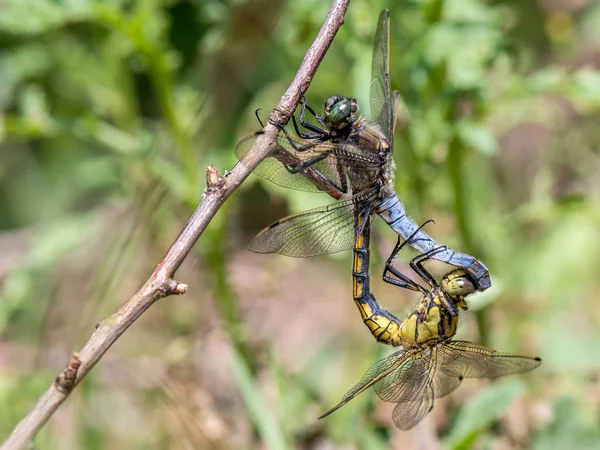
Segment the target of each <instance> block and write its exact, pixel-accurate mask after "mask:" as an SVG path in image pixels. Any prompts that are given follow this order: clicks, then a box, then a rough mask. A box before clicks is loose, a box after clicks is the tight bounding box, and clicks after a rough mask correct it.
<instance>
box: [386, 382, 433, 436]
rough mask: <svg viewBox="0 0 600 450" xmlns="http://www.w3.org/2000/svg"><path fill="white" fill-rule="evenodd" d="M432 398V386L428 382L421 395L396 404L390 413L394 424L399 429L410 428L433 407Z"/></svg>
mask: <svg viewBox="0 0 600 450" xmlns="http://www.w3.org/2000/svg"><path fill="white" fill-rule="evenodd" d="M434 398H435V393H434V390H433V387H432V386H431V383H428V384H427V385H426V386H425V388H424V391H423V395H420V396H419V397H418V398H415V399H414V400H409V401H406V402H400V403H398V404H397V405H396V407H395V408H394V412H393V413H392V419H393V420H394V424H395V425H396V426H397V427H398V428H400V429H401V430H404V431H406V430H410V429H411V428H412V427H414V426H415V425H416V424H418V423H419V422H420V421H421V420H422V419H423V417H425V415H426V414H427V413H429V412H430V411H431V410H432V409H433V401H434Z"/></svg>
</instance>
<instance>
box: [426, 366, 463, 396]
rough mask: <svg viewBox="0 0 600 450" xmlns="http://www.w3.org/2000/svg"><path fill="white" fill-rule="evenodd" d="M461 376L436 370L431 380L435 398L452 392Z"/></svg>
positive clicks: (458, 384) (460, 380)
mask: <svg viewBox="0 0 600 450" xmlns="http://www.w3.org/2000/svg"><path fill="white" fill-rule="evenodd" d="M462 380H463V379H462V377H455V376H452V375H447V374H445V373H444V371H443V370H440V371H438V373H437V374H436V376H435V380H434V382H433V390H434V392H435V398H442V397H445V396H446V395H448V394H450V393H451V392H453V391H454V390H455V389H456V388H457V387H458V386H460V383H461V382H462Z"/></svg>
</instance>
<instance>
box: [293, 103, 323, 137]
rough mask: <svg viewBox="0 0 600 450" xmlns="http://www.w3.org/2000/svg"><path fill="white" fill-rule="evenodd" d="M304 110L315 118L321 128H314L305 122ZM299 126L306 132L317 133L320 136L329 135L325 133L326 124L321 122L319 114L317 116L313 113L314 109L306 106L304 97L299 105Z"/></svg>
mask: <svg viewBox="0 0 600 450" xmlns="http://www.w3.org/2000/svg"><path fill="white" fill-rule="evenodd" d="M305 110H308V112H309V113H311V114H312V115H313V117H314V118H315V120H316V121H317V122H319V124H320V125H321V126H322V127H323V128H319V127H316V126H314V125H313V124H311V123H310V122H307V121H306V120H304V113H305ZM300 125H302V126H303V127H304V128H306V129H308V130H311V131H315V132H317V133H318V132H320V133H322V134H327V135H329V132H328V131H326V130H327V124H326V123H325V121H324V120H323V118H322V117H321V116H320V115H319V114H317V113H316V112H315V110H314V109H312V108H311V107H310V106H308V104H307V100H306V97H302V104H301V105H300Z"/></svg>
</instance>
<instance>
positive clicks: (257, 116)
mask: <svg viewBox="0 0 600 450" xmlns="http://www.w3.org/2000/svg"><path fill="white" fill-rule="evenodd" d="M261 110H262V108H256V111H254V115H255V116H256V120H258V123H260V127H261V128H264V127H265V124H264V123H263V121H262V120H260V116H259V115H258V113H259V111H261Z"/></svg>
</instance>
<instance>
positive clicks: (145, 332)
mask: <svg viewBox="0 0 600 450" xmlns="http://www.w3.org/2000/svg"><path fill="white" fill-rule="evenodd" d="M328 8H329V3H328V2H323V1H320V0H304V1H301V2H279V1H275V0H236V1H223V0H144V1H126V0H105V1H100V0H97V1H93V0H60V1H59V0H33V1H27V2H25V1H21V0H4V1H3V2H1V3H0V288H1V290H0V361H1V363H0V440H1V439H3V438H4V436H6V435H8V433H9V432H10V430H11V429H12V427H13V426H14V425H15V424H16V423H17V422H18V420H20V418H21V417H22V416H23V415H24V414H25V413H26V411H28V410H29V409H30V408H31V406H32V405H33V403H34V401H35V399H36V398H37V397H38V396H39V395H40V394H41V393H42V391H43V389H44V388H45V386H46V385H47V384H49V383H50V382H51V381H52V379H53V377H54V374H55V373H56V372H58V371H59V370H61V369H62V367H64V365H65V364H66V363H67V362H68V360H69V354H70V352H71V351H73V350H74V349H77V348H79V347H80V346H81V345H82V344H83V342H85V339H86V338H87V337H88V336H89V334H90V332H91V330H92V329H93V325H94V324H95V323H96V322H97V321H98V320H100V319H101V318H102V317H104V316H106V315H107V314H110V313H111V312H112V311H114V310H115V309H117V308H118V306H119V305H120V304H121V303H122V302H123V301H124V300H125V298H127V296H128V294H130V293H133V292H134V291H135V290H136V289H137V287H138V286H139V285H140V283H141V282H142V281H143V280H144V279H145V277H147V276H148V274H149V273H150V272H151V270H152V268H153V267H154V265H155V264H156V263H157V262H158V261H159V260H160V257H161V256H162V254H164V252H165V250H166V248H167V247H168V245H169V243H170V242H171V241H172V240H173V238H174V237H175V236H176V235H177V232H178V230H180V229H181V227H182V225H183V224H184V223H185V220H186V219H187V217H188V216H189V214H190V213H191V211H192V210H193V208H194V207H195V206H196V205H197V203H198V202H199V201H200V196H201V194H202V190H203V187H204V181H203V175H202V170H203V167H205V166H206V165H208V164H214V165H215V166H217V167H218V168H219V169H220V170H221V172H224V170H226V169H228V168H230V167H232V166H233V164H234V163H235V158H234V156H233V147H234V145H235V142H236V140H237V139H238V138H239V137H241V136H242V135H243V134H244V133H245V132H249V131H254V130H257V129H258V128H259V126H258V124H257V122H256V120H255V118H254V115H253V111H254V110H255V109H256V108H259V107H261V108H263V112H262V115H263V117H264V116H265V115H266V114H267V112H268V110H269V109H270V108H272V107H273V106H274V105H275V104H276V102H277V100H278V98H279V96H280V95H282V94H283V92H284V90H285V88H286V87H287V85H288V84H289V82H290V80H291V79H292V77H293V75H294V73H295V71H296V69H297V67H298V65H299V63H300V61H301V59H302V57H303V55H304V52H305V51H306V49H307V48H308V46H309V45H310V44H311V42H312V39H313V38H314V36H315V35H316V33H317V31H318V29H319V27H320V25H321V23H322V21H323V19H324V17H325V16H326V14H327V11H328ZM383 8H389V9H390V10H391V16H392V22H391V23H392V48H391V70H392V74H391V80H392V88H394V89H398V90H400V92H401V94H402V98H403V102H404V104H403V110H402V117H401V123H400V124H399V125H398V128H397V135H396V139H395V148H394V150H395V151H394V155H395V160H396V164H397V177H396V187H397V190H398V193H399V194H400V196H401V198H402V199H403V201H404V202H405V206H406V208H407V210H408V211H409V212H410V213H411V214H412V215H413V216H414V217H415V219H416V220H417V221H420V220H424V219H427V218H429V217H434V218H435V219H436V223H438V225H437V226H436V227H435V228H433V229H431V230H430V232H431V234H433V235H434V236H435V237H436V238H437V239H438V241H440V242H444V243H447V244H448V245H452V246H454V247H456V248H460V249H461V250H464V251H466V252H468V253H472V254H474V255H476V256H478V257H479V258H480V259H482V260H483V261H485V263H486V264H487V265H488V267H489V268H490V270H491V273H492V277H493V280H494V288H493V289H492V290H490V291H489V292H486V293H485V294H483V295H481V296H480V297H479V298H477V299H474V301H473V302H472V308H471V309H472V310H476V311H477V312H476V315H477V321H475V320H473V317H475V315H474V314H472V313H470V312H469V313H467V314H466V315H465V316H464V317H465V318H464V319H463V326H464V333H465V335H466V336H467V337H468V338H469V339H472V340H475V341H480V342H481V341H483V342H485V343H487V344H489V345H491V346H493V347H495V348H500V349H503V350H509V351H526V352H530V353H536V354H540V356H541V357H542V358H543V360H544V362H543V364H542V366H541V367H540V369H538V371H536V372H534V373H532V374H528V375H526V376H523V377H521V378H515V379H511V380H506V381H503V382H501V383H498V384H492V385H489V386H487V385H484V384H469V385H468V386H470V387H467V386H462V387H461V388H460V389H458V391H457V393H456V394H454V395H453V396H451V398H450V399H449V400H444V401H443V402H439V404H438V405H437V406H436V408H435V409H434V413H433V414H432V419H430V420H427V421H426V423H425V424H424V425H423V426H422V427H418V428H417V429H416V432H412V433H399V432H398V431H397V430H395V429H394V428H393V425H392V424H391V421H390V420H389V410H382V409H381V408H382V405H381V402H380V401H379V400H376V399H375V395H373V394H372V393H369V394H363V395H362V396H360V397H359V398H357V399H356V400H354V401H353V402H352V403H351V404H350V405H348V406H346V407H344V408H342V409H341V410H340V411H339V412H337V413H336V414H334V415H333V416H331V417H329V418H327V419H326V420H324V421H319V422H317V421H316V417H318V415H319V414H320V413H322V412H323V411H324V410H325V409H326V408H327V407H329V406H331V405H333V404H334V403H336V402H337V400H338V399H339V397H340V396H341V395H342V394H343V393H344V391H345V390H346V389H347V388H349V387H350V386H351V385H352V384H353V383H354V381H356V380H357V379H358V378H359V377H360V375H361V374H362V372H363V371H364V370H365V369H366V368H367V367H369V366H370V365H371V364H372V363H373V362H374V361H375V360H376V358H378V357H381V356H382V355H384V354H386V352H388V351H389V350H388V349H382V348H379V347H378V346H376V345H375V344H374V342H371V341H370V339H371V338H370V337H369V336H368V333H367V331H366V330H363V329H362V328H361V327H362V325H361V324H360V322H359V320H358V319H357V316H356V314H355V312H354V311H351V313H349V314H348V315H344V314H345V312H346V309H344V308H346V306H345V305H346V304H350V306H349V307H348V308H349V309H350V310H351V308H353V307H352V305H351V301H350V296H351V293H350V283H349V256H348V254H344V255H341V256H335V257H325V258H319V259H318V260H317V261H305V262H296V261H294V262H290V261H288V260H285V259H281V258H276V257H270V258H271V259H269V258H267V257H265V258H263V259H252V260H251V261H250V262H248V261H247V260H246V259H245V258H249V257H250V256H248V255H246V253H245V242H247V240H248V239H249V237H250V236H251V235H252V234H254V233H255V232H257V231H258V230H259V229H260V228H262V227H264V226H265V225H267V224H268V223H269V222H270V221H271V220H275V219H277V218H278V217H280V216H282V215H284V214H285V212H286V211H288V210H300V209H307V208H308V207H311V206H317V205H319V204H322V203H323V201H324V199H323V198H322V197H319V196H314V195H313V196H311V195H305V194H302V193H297V192H291V191H285V190H283V189H279V188H277V187H275V186H272V185H269V184H268V183H263V181H262V180H258V179H256V178H254V177H252V178H251V179H249V180H248V181H247V182H246V183H245V184H244V186H243V187H242V188H241V189H240V192H238V193H237V194H236V195H235V196H234V197H233V198H232V199H231V200H229V202H228V203H227V204H226V205H225V207H224V208H223V209H222V210H221V211H220V213H219V215H218V216H217V217H216V218H215V220H214V221H213V223H211V226H210V227H209V229H208V230H207V232H206V233H205V234H204V236H203V237H202V239H201V241H200V245H198V248H197V251H196V252H195V254H194V255H193V256H191V257H190V258H189V259H190V261H189V264H187V265H186V266H185V267H184V268H182V270H181V272H180V274H179V277H180V279H181V281H183V282H186V283H189V284H190V285H191V288H192V289H191V291H190V293H189V295H186V296H185V298H182V299H173V300H171V299H167V300H165V301H163V302H161V303H159V304H158V305H156V307H154V308H153V309H152V310H151V311H149V312H148V313H147V314H146V315H145V316H144V317H143V318H142V319H141V320H140V322H139V323H136V325H135V327H134V328H133V329H132V330H130V331H129V332H128V333H126V334H125V335H124V336H123V337H122V338H121V340H120V341H119V343H118V344H117V345H116V346H115V347H114V348H113V349H111V351H110V352H109V354H108V355H107V356H106V358H105V359H104V360H103V361H102V362H101V363H100V364H99V366H98V367H97V368H96V369H95V370H94V372H93V373H92V374H91V375H90V376H89V377H88V378H87V379H86V380H85V381H84V383H82V385H81V386H80V387H79V388H78V390H77V392H76V393H75V394H74V395H73V396H72V397H71V398H70V399H69V401H68V402H67V403H66V404H65V405H64V406H63V408H61V410H60V411H59V412H58V413H57V414H56V415H55V417H54V418H53V419H52V420H51V421H50V423H49V424H48V425H47V426H46V428H45V429H44V430H43V432H42V433H41V434H40V435H39V437H38V439H37V441H36V443H37V446H38V447H39V448H42V449H44V448H61V449H68V448H74V449H78V448H86V449H88V448H89V449H95V448H98V449H101V448H128V449H130V448H259V447H261V446H265V447H267V448H272V449H279V448H321V447H319V446H320V445H321V446H322V445H325V444H326V443H329V444H331V445H339V446H340V447H342V446H345V447H344V448H369V449H376V448H382V449H383V448H389V446H391V445H394V446H400V445H404V446H405V447H406V448H410V446H411V445H416V444H415V442H419V441H418V437H416V436H417V435H418V436H430V437H431V438H432V439H434V441H433V442H434V443H436V442H441V444H440V445H443V446H447V447H448V448H455V449H464V448H489V447H492V446H494V445H504V446H505V447H507V446H508V447H507V448H540V449H541V448H544V449H552V448H556V449H559V448H560V449H562V448H567V447H568V448H572V449H578V448H581V449H584V448H595V446H597V443H598V442H599V440H600V433H599V432H598V429H597V423H598V420H599V419H600V417H599V416H600V410H599V409H598V405H599V404H600V401H599V396H600V384H599V383H600V376H599V369H600V353H598V351H597V347H598V345H599V344H600V332H599V331H598V330H600V326H599V325H600V313H599V311H600V309H599V308H598V307H597V302H598V301H599V299H598V296H597V292H598V287H599V280H598V277H597V274H598V271H599V270H600V233H599V232H598V230H600V206H599V196H600V170H599V169H600V152H599V151H598V149H599V148H600V145H599V144H600V129H599V128H598V125H597V123H598V119H599V118H600V114H599V112H600V72H599V71H598V70H597V69H598V67H600V57H599V56H598V55H600V48H599V46H598V37H599V34H600V32H599V31H598V27H597V23H598V20H600V5H598V4H597V2H593V1H591V0H590V1H586V0H581V1H577V2H575V1H569V0H556V1H554V2H548V1H530V2H522V1H516V0H494V1H491V0H490V1H480V0H407V1H404V2H391V1H384V0H353V1H352V2H351V4H350V8H349V10H348V14H347V16H346V20H345V24H344V26H343V27H342V29H341V30H340V32H339V34H338V36H337V37H336V39H335V41H334V44H333V46H332V48H331V49H330V51H329V53H328V54H327V56H326V58H325V60H324V61H323V63H322V65H321V67H320V69H319V71H318V73H317V76H316V77H315V79H314V82H313V83H312V85H311V87H310V89H309V91H308V93H307V97H308V100H309V103H310V104H312V105H315V106H316V105H319V104H320V103H321V102H322V101H323V99H324V98H326V97H327V96H329V95H331V94H334V93H340V94H347V95H354V96H355V97H356V98H357V99H358V100H359V104H360V105H361V108H362V109H361V112H363V113H365V114H366V115H368V113H369V112H368V88H369V80H370V58H371V41H372V37H373V33H374V29H375V24H376V20H377V17H378V15H379V12H380V10H381V9H383ZM377 232H378V238H377V239H375V242H376V243H377V242H387V244H384V247H385V248H388V247H389V248H391V245H392V243H393V242H394V241H395V237H394V236H393V235H392V234H391V232H390V231H389V230H386V229H384V227H381V229H378V230H377ZM388 241H389V242H388ZM374 246H375V244H374ZM406 258H408V256H406ZM268 261H270V262H268ZM313 267H316V268H317V270H316V271H315V270H313ZM311 270H312V272H311ZM373 273H374V274H378V273H380V271H379V267H377V268H376V269H375V270H374V271H373ZM307 274H312V276H313V278H311V279H310V281H309V282H308V283H306V279H303V278H302V277H306V276H308V275H307ZM324 274H327V277H325V275H324ZM324 277H325V281H324V280H323V278H324ZM374 277H376V275H374ZM294 280H299V281H296V282H295V281H294ZM282 283H283V288H284V289H283V290H282V288H281V287H280V285H281V284H282ZM307 284H310V287H309V286H307ZM278 286H279V287H278ZM294 286H295V287H294ZM310 289H315V290H316V292H317V293H316V294H314V295H312V294H311V295H309V294H308V292H309V291H310ZM374 289H375V292H376V293H377V295H378V298H380V300H382V301H383V302H384V303H386V304H387V305H388V306H390V308H391V309H393V310H395V311H402V310H409V309H410V307H411V306H410V305H411V303H410V301H403V299H405V298H404V297H401V298H400V299H399V298H398V294H397V293H396V292H394V294H391V291H385V289H384V287H383V286H382V285H381V284H375V287H374ZM282 292H283V293H285V295H284V294H282ZM310 292H312V291H310ZM338 292H339V293H340V295H339V296H338V297H336V293H338ZM379 292H381V294H380V293H379ZM265 298H269V299H271V300H270V301H268V302H267V301H266V300H265V301H263V300H262V299H265ZM406 298H408V297H406ZM248 299H252V301H249V300H248ZM330 299H331V301H330ZM340 299H343V300H341V301H340ZM334 300H335V301H334ZM412 300H414V299H412ZM300 301H302V302H304V301H305V302H306V303H299V302H300ZM344 302H345V303H344ZM342 304H343V305H342ZM297 305H305V306H303V307H298V306H297ZM321 308H324V309H323V311H324V312H323V313H322V314H321V312H320V311H321ZM336 308H337V309H336ZM325 311H326V312H325ZM311 314H313V315H312V316H311ZM297 323H301V324H302V326H301V327H300V326H299V325H297V326H296V327H295V326H294V324H297ZM298 327H300V328H301V330H300V332H298V333H297V335H294V332H293V331H294V330H297V328H298ZM324 329H326V332H325V331H324ZM274 330H275V331H274ZM275 332H277V334H274V333H275ZM294 336H296V337H294ZM294 339H296V341H295V340H294ZM294 342H300V343H301V345H300V344H296V346H294V345H293V343H294ZM465 384H466V383H465ZM474 386H475V387H474ZM486 386H487V387H486ZM513 400H515V401H513ZM463 404H464V407H461V406H462V405H463ZM383 408H385V406H383ZM415 439H417V440H415Z"/></svg>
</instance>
